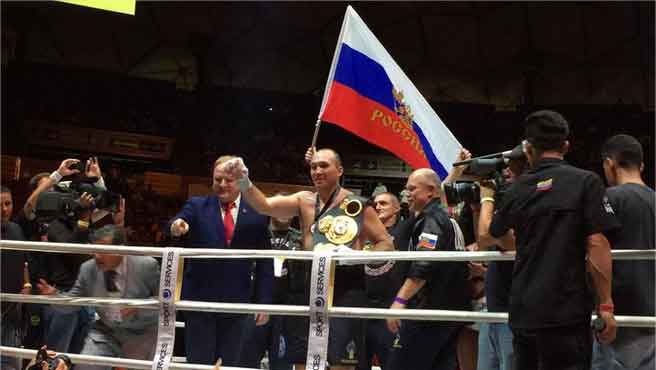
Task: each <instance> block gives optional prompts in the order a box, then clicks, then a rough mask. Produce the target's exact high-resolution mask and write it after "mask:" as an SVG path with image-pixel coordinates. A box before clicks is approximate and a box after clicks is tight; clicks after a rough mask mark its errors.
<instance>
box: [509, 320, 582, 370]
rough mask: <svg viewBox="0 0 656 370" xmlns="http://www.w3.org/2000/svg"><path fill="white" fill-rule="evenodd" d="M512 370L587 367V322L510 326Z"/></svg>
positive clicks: (576, 369) (550, 369) (576, 368)
mask: <svg viewBox="0 0 656 370" xmlns="http://www.w3.org/2000/svg"><path fill="white" fill-rule="evenodd" d="M512 332H513V348H514V351H515V363H514V370H590V366H591V359H592V330H591V328H590V324H589V323H583V324H577V325H572V326H563V327H555V328H546V329H512Z"/></svg>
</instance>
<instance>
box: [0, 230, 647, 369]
mask: <svg viewBox="0 0 656 370" xmlns="http://www.w3.org/2000/svg"><path fill="white" fill-rule="evenodd" d="M0 249H10V250H22V251H36V252H55V253H76V254H91V253H109V254H119V255H125V254H129V255H145V256H151V257H162V254H163V252H164V248H160V247H138V246H112V245H97V244H73V243H50V242H25V241H8V240H0ZM168 250H171V249H170V248H169V249H168ZM177 251H179V254H180V256H182V257H186V258H222V259H249V258H250V259H253V258H276V257H284V258H286V259H300V260H312V258H313V257H314V254H315V253H314V252H309V251H281V250H234V249H233V250H230V249H206V248H198V249H195V248H177V250H176V252H177ZM612 256H613V259H614V260H654V259H656V250H614V251H612ZM331 258H333V259H335V260H346V261H349V262H350V263H353V264H362V263H366V262H370V261H388V260H405V261H415V260H422V261H511V260H514V258H515V254H514V253H501V252H359V251H358V252H350V253H333V254H332V255H331ZM0 301H6V302H18V303H40V304H54V305H66V306H123V307H131V308H140V309H149V310H158V309H159V308H160V302H159V300H158V299H123V298H93V297H85V298H81V297H66V296H56V297H53V296H41V295H22V294H9V293H0ZM175 309H176V310H179V311H195V312H223V313H238V314H248V313H268V314H273V315H289V316H309V315H310V307H309V306H296V305H263V304H247V303H218V302H199V301H178V302H176V305H175ZM327 316H328V317H346V318H365V319H386V318H396V319H405V320H420V321H460V322H471V321H475V322H488V323H505V322H507V321H508V314H507V313H503V312H474V311H451V310H417V309H403V310H398V309H382V308H360V307H328V308H327ZM594 318H595V315H592V317H591V319H594ZM615 319H616V321H617V325H618V326H630V327H649V328H653V327H656V317H651V316H616V317H615ZM179 326H180V325H179V324H178V323H176V327H179ZM0 353H2V354H3V355H7V356H12V357H32V356H34V355H35V354H36V350H26V349H20V348H14V347H5V346H0ZM69 356H70V358H71V360H72V361H73V362H75V363H84V364H90V365H111V366H114V367H125V368H131V369H144V370H150V369H152V367H153V361H146V360H134V359H123V358H112V357H101V356H88V355H75V354H70V355H69ZM169 369H170V370H211V369H213V366H208V365H195V364H181V363H171V364H170V367H169ZM222 369H225V370H242V369H243V370H249V369H245V368H237V367H222Z"/></svg>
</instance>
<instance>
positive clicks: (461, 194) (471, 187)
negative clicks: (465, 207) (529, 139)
mask: <svg viewBox="0 0 656 370" xmlns="http://www.w3.org/2000/svg"><path fill="white" fill-rule="evenodd" d="M525 159H526V157H525V155H524V151H523V150H522V146H521V145H518V146H517V147H515V148H514V149H512V150H507V151H505V152H500V153H494V154H488V155H484V156H481V157H476V158H472V159H468V160H466V161H461V162H455V163H454V164H453V166H454V167H455V166H466V165H468V166H469V167H468V168H467V169H466V170H465V172H464V173H463V175H464V176H463V177H466V178H469V179H471V180H468V181H456V182H454V183H451V184H444V195H445V197H446V201H447V204H448V205H450V206H453V205H456V204H458V203H460V202H465V203H467V204H471V203H478V202H480V200H481V199H480V186H479V184H478V182H477V181H480V180H492V181H494V182H495V183H496V186H497V191H496V194H495V198H496V199H495V200H496V201H497V202H498V201H500V200H501V198H502V197H503V194H504V193H505V191H506V190H507V188H508V185H509V184H508V183H507V181H506V180H505V178H504V176H503V172H502V171H503V169H505V168H506V167H508V165H509V163H510V161H511V160H525Z"/></svg>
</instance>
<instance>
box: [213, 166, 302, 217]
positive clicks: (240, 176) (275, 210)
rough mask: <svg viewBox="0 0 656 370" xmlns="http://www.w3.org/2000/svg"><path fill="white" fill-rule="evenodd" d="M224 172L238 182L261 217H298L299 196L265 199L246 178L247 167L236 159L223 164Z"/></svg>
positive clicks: (243, 194) (297, 194)
mask: <svg viewBox="0 0 656 370" xmlns="http://www.w3.org/2000/svg"><path fill="white" fill-rule="evenodd" d="M223 166H224V168H223V169H224V171H225V172H226V173H227V174H228V175H229V176H231V177H234V178H235V179H237V180H238V181H239V189H240V190H241V194H242V196H243V197H244V199H246V201H247V202H248V204H250V205H251V207H253V208H255V210H256V211H257V212H259V213H260V214H263V215H267V216H271V217H275V218H291V217H294V216H298V215H299V209H300V194H302V192H301V193H296V194H292V195H278V196H274V197H269V198H267V196H266V195H264V193H262V191H260V189H258V188H257V186H255V185H253V183H252V182H251V180H250V179H249V178H248V167H246V165H245V164H244V160H243V159H241V158H239V157H237V158H233V159H231V160H229V161H227V162H226V163H224V164H223Z"/></svg>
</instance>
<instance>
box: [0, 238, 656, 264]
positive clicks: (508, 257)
mask: <svg viewBox="0 0 656 370" xmlns="http://www.w3.org/2000/svg"><path fill="white" fill-rule="evenodd" d="M0 249H12V250H23V251H35V252H50V253H53V252H54V253H76V254H91V253H110V254H129V255H141V256H151V257H162V251H163V248H161V247H139V246H122V245H100V244H74V243H51V242H26V241H14V240H0ZM611 253H612V255H613V260H656V250H654V249H649V250H613V251H611ZM180 256H183V257H185V258H226V259H227V258H230V259H249V258H250V259H252V258H275V257H285V258H287V259H300V260H308V261H309V260H312V258H313V256H314V252H310V251H281V250H252V249H209V248H180ZM333 259H335V260H340V261H348V262H350V263H367V262H374V261H387V260H397V261H416V260H422V261H478V262H480V261H512V260H514V259H515V254H514V253H511V252H503V253H502V252H361V251H354V252H346V253H335V254H334V255H333Z"/></svg>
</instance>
